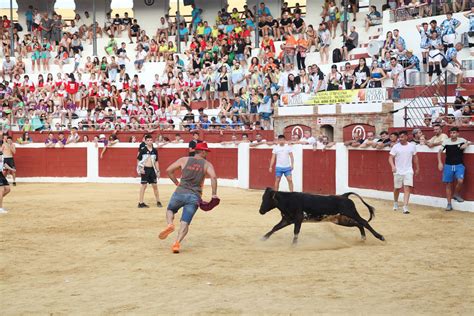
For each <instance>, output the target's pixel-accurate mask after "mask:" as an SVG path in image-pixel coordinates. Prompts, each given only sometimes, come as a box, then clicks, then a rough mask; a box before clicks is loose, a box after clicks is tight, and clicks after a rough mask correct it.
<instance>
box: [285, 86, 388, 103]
mask: <svg viewBox="0 0 474 316" xmlns="http://www.w3.org/2000/svg"><path fill="white" fill-rule="evenodd" d="M386 95H387V90H386V89H385V88H373V89H356V90H334V91H321V92H318V93H317V94H306V93H297V94H289V93H287V94H282V96H281V102H282V105H283V106H298V105H318V104H337V103H341V104H344V103H353V102H382V101H385V100H386Z"/></svg>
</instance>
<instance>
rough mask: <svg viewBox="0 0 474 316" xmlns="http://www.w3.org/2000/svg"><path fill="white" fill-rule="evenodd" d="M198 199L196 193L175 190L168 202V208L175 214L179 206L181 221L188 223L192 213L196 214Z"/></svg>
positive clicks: (191, 218)
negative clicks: (181, 212)
mask: <svg viewBox="0 0 474 316" xmlns="http://www.w3.org/2000/svg"><path fill="white" fill-rule="evenodd" d="M200 200H201V198H200V197H199V196H198V195H196V194H192V193H176V192H175V193H173V195H172V196H171V199H170V201H169V203H168V210H170V211H172V212H173V213H175V214H176V213H177V212H178V210H179V209H180V208H183V214H181V221H183V222H186V223H188V224H190V223H191V221H192V220H193V216H194V214H196V211H197V209H198V206H199V201H200Z"/></svg>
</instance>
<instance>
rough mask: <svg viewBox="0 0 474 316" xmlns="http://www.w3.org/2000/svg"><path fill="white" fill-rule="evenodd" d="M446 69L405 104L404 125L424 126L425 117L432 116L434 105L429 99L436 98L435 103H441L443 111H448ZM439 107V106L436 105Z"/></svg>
mask: <svg viewBox="0 0 474 316" xmlns="http://www.w3.org/2000/svg"><path fill="white" fill-rule="evenodd" d="M447 78H448V76H447V71H445V72H444V73H442V74H441V76H439V77H438V78H436V80H435V81H433V82H432V83H431V84H430V85H429V86H427V87H425V88H424V89H423V90H421V92H420V94H418V96H416V97H415V98H414V99H413V100H411V101H410V102H409V103H408V105H406V106H405V107H404V108H403V110H404V117H403V119H404V121H405V127H415V126H424V125H425V124H424V121H425V119H426V118H427V117H430V118H431V117H432V116H433V111H434V110H436V109H435V105H434V104H433V102H432V101H431V99H432V98H436V101H437V102H436V103H437V104H443V107H444V109H443V112H444V113H447V112H448V105H447V104H448V102H447V97H448V81H449V78H448V80H447ZM438 107H439V106H438Z"/></svg>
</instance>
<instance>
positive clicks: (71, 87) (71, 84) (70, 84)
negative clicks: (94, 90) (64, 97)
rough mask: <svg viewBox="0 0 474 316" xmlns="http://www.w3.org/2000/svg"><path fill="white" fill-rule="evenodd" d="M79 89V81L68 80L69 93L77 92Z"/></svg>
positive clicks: (67, 89) (67, 88)
mask: <svg viewBox="0 0 474 316" xmlns="http://www.w3.org/2000/svg"><path fill="white" fill-rule="evenodd" d="M78 90H79V83H77V82H68V83H67V84H66V91H67V93H69V94H76V93H77V91H78Z"/></svg>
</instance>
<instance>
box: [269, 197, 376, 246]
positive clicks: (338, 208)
mask: <svg viewBox="0 0 474 316" xmlns="http://www.w3.org/2000/svg"><path fill="white" fill-rule="evenodd" d="M350 195H355V196H357V197H358V198H359V199H360V200H361V201H362V203H364V205H365V206H367V208H368V209H369V213H370V217H369V220H368V221H366V220H365V219H363V218H362V217H361V216H360V215H359V213H357V209H356V207H355V204H354V202H353V201H352V200H351V199H349V196H350ZM274 208H277V209H279V210H280V212H281V217H282V219H281V221H280V222H279V223H278V224H276V225H275V226H274V227H273V228H272V230H270V231H269V232H268V233H266V234H265V235H264V236H263V238H262V239H263V240H266V239H268V238H269V237H270V236H271V235H272V234H273V233H274V232H276V231H278V230H280V229H282V228H284V227H286V226H288V225H291V224H294V225H295V227H294V237H293V243H296V242H297V241H298V234H299V233H300V229H301V223H303V222H304V221H313V222H321V221H330V222H333V223H334V224H337V225H342V226H347V227H354V226H356V227H357V228H359V230H360V234H361V238H362V239H365V230H364V227H365V228H367V229H368V230H369V231H370V232H371V233H372V234H373V235H374V236H375V237H376V238H378V239H380V240H382V241H384V240H385V239H384V237H383V236H382V235H380V234H379V233H377V232H376V231H375V230H374V229H373V228H372V227H371V226H370V225H369V222H370V220H371V219H372V217H373V216H374V208H373V207H372V206H370V205H369V204H367V203H366V202H365V201H364V200H363V199H362V197H360V196H359V195H358V194H356V193H353V192H348V193H344V194H342V195H327V196H326V195H314V194H308V193H299V192H279V191H274V190H272V189H271V188H267V189H266V190H265V193H264V194H263V196H262V204H261V205H260V214H262V215H263V214H265V213H267V212H268V211H271V210H272V209H274Z"/></svg>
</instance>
